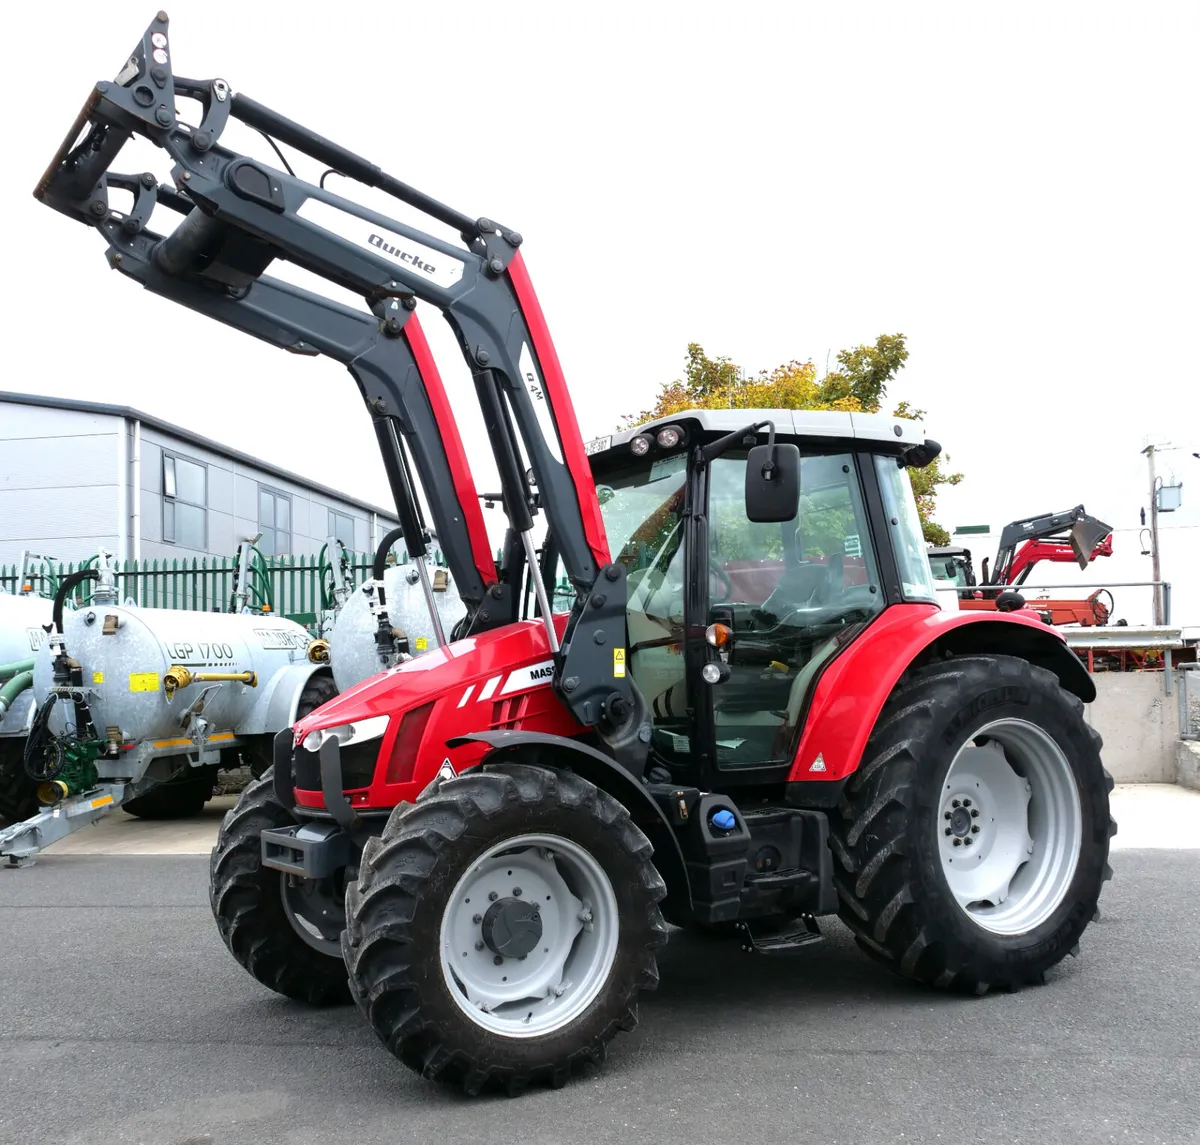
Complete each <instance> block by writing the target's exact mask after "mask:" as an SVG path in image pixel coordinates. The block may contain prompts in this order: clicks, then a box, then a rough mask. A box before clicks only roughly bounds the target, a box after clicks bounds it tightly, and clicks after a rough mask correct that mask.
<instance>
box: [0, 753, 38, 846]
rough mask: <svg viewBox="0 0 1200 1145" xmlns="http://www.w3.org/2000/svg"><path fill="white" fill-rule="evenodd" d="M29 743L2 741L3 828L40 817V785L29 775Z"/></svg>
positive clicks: (0, 808) (0, 787)
mask: <svg viewBox="0 0 1200 1145" xmlns="http://www.w3.org/2000/svg"><path fill="white" fill-rule="evenodd" d="M24 747H25V741H24V740H23V739H21V740H17V739H15V738H14V739H13V740H12V741H11V742H9V743H5V742H4V741H3V740H0V827H6V826H8V825H9V824H10V823H20V822H21V821H22V820H24V819H28V818H29V817H30V816H31V815H36V814H37V812H38V810H39V808H40V807H41V804H40V803H39V802H38V797H37V783H35V782H34V781H33V780H32V779H30V778H29V776H28V775H26V774H25V752H24Z"/></svg>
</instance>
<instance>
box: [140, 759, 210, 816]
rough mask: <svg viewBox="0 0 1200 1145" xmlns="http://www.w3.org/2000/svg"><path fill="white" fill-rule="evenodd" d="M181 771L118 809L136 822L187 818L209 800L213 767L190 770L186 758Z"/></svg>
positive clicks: (201, 809)
mask: <svg viewBox="0 0 1200 1145" xmlns="http://www.w3.org/2000/svg"><path fill="white" fill-rule="evenodd" d="M179 758H180V759H182V760H183V766H182V768H181V769H180V770H179V771H177V772H176V773H175V774H174V775H173V776H171V778H170V779H164V780H163V782H162V783H159V784H157V785H155V786H154V787H151V788H150V790H149V791H147V792H144V793H143V794H142V795H138V796H135V797H134V798H133V799H130V800H129V801H128V802H125V803H122V804H121V810H122V811H127V812H129V814H130V815H136V816H137V817H138V818H139V819H190V818H191V817H192V816H193V815H199V814H200V812H201V811H203V810H204V805H205V804H206V803H207V802H208V801H209V800H210V799H211V798H212V793H213V784H214V782H215V781H216V770H217V769H216V768H215V767H191V766H189V765H188V763H187V757H186V756H180V757H179Z"/></svg>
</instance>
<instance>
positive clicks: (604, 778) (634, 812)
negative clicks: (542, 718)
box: [447, 731, 692, 920]
mask: <svg viewBox="0 0 1200 1145" xmlns="http://www.w3.org/2000/svg"><path fill="white" fill-rule="evenodd" d="M471 743H482V744H486V745H487V746H488V747H489V748H490V749H491V750H489V751H488V752H487V754H486V755H484V756H483V758H482V759H480V760H479V762H478V763H477V764H475V765H473V766H474V767H483V766H484V765H486V764H495V763H503V762H505V760H507V759H514V760H515V759H518V758H519V760H520V762H521V763H528V764H532V765H533V766H535V767H545V768H547V769H549V770H552V771H553V770H570V771H572V772H574V773H575V774H576V775H578V776H579V777H580V778H582V779H586V780H587V781H588V783H591V784H594V785H595V786H596V787H599V788H600V789H601V790H602V791H606V792H607V793H608V794H609V795H611V796H612V797H613V798H614V799H615V800H617V802H618V803H620V804H621V805H622V806H623V807H624V808H625V810H626V811H628V812H629V815H630V817H631V818H632V819H633V821H634V822H635V823H636V824H637V825H638V827H639V828H640V829H641V830H642V831H643V832H644V833H645V835H646V837H647V838H648V839H649V840H650V843H651V845H652V846H653V847H654V865H655V867H657V868H658V873H659V874H660V875H662V877H663V881H664V882H665V883H666V884H667V901H666V903H665V904H664V913H666V914H667V916H668V917H669V918H671V919H673V920H680V919H686V918H688V917H690V916H691V912H692V896H691V890H690V888H689V885H688V877H687V866H686V865H685V863H684V860H683V852H682V851H681V850H680V849H679V841H678V840H677V839H676V837H675V831H674V829H673V828H672V827H671V824H670V823H669V822H668V821H667V817H666V816H665V815H664V814H663V812H662V809H661V808H660V807H659V805H658V804H657V803H656V802H655V801H654V799H653V798H652V797H651V796H650V793H649V792H648V791H647V790H646V789H645V788H644V787H643V786H642V785H641V784H640V783H639V782H638V781H637V780H636V779H634V777H633V776H632V775H630V774H629V772H628V771H626V770H625V769H624V768H622V767H621V766H620V764H618V763H616V762H615V761H614V760H613V759H612V758H610V757H609V756H607V755H605V754H604V753H603V752H601V751H597V750H596V748H594V747H591V746H589V745H588V744H585V743H580V742H579V741H578V740H574V739H568V738H567V737H566V736H559V735H547V734H545V733H543V732H526V731H493V732H473V733H471V734H469V735H464V736H458V737H457V738H455V739H452V740H450V741H449V742H448V744H447V746H448V747H452V748H453V747H462V746H466V745H467V744H471ZM472 769H473V768H472ZM472 769H468V770H472Z"/></svg>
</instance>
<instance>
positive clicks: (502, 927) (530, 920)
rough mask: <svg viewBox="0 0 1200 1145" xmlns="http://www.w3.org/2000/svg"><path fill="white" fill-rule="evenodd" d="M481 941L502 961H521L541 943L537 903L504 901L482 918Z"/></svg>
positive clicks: (490, 908)
mask: <svg viewBox="0 0 1200 1145" xmlns="http://www.w3.org/2000/svg"><path fill="white" fill-rule="evenodd" d="M482 930H483V942H484V945H485V946H486V947H487V948H488V949H489V950H490V951H491V952H492V953H493V954H499V955H500V956H501V957H503V958H524V957H525V956H526V955H527V954H528V953H529V952H530V951H531V950H533V948H534V947H535V946H537V944H538V943H539V942H541V940H542V915H541V911H539V910H538V906H537V903H530V902H525V901H523V900H522V899H519V898H504V899H500V900H499V901H498V902H494V903H492V905H491V906H490V907H488V911H487V914H485V915H484V916H483V925H482Z"/></svg>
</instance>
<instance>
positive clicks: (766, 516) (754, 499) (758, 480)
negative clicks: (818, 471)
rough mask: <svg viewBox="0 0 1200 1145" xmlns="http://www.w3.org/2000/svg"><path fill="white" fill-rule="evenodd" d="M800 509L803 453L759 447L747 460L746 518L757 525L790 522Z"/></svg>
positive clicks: (777, 445) (791, 448)
mask: <svg viewBox="0 0 1200 1145" xmlns="http://www.w3.org/2000/svg"><path fill="white" fill-rule="evenodd" d="M799 509H800V450H799V449H798V448H797V447H796V446H794V445H783V444H780V443H779V442H776V443H775V444H774V445H756V446H755V447H754V448H753V449H751V450H750V455H749V456H748V457H747V458H746V517H747V518H748V519H749V520H751V521H754V522H756V523H757V524H764V525H768V524H778V523H782V522H784V521H790V520H792V519H793V518H794V517H795V516H796V513H797V512H798V511H799Z"/></svg>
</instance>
